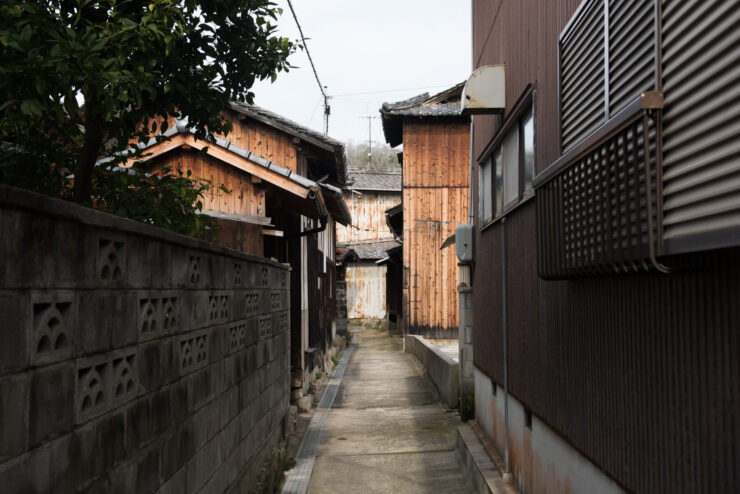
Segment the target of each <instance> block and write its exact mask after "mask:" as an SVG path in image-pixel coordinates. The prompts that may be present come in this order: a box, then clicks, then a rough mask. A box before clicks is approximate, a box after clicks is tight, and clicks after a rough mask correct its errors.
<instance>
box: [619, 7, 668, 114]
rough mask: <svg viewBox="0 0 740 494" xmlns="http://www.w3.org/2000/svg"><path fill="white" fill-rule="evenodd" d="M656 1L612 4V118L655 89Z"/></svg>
mask: <svg viewBox="0 0 740 494" xmlns="http://www.w3.org/2000/svg"><path fill="white" fill-rule="evenodd" d="M657 6H658V2H657V1H655V0H652V1H648V0H641V1H639V2H635V1H634V0H610V1H609V115H610V116H613V115H614V114H616V113H617V112H618V111H619V110H621V109H622V108H624V107H625V106H627V104H629V103H631V102H632V101H633V100H634V99H635V97H637V96H638V95H639V94H640V93H641V92H643V91H649V90H652V89H655V86H656V84H655V82H656V71H655V64H656V56H655V55H656V51H655V50H656V47H655V40H656V38H655V16H656V9H657Z"/></svg>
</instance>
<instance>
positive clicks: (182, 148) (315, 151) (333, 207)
mask: <svg viewBox="0 0 740 494" xmlns="http://www.w3.org/2000/svg"><path fill="white" fill-rule="evenodd" d="M224 116H225V118H226V119H227V120H229V121H231V123H232V125H233V130H232V131H231V132H230V133H229V135H228V136H226V137H225V138H223V137H217V138H216V142H215V143H214V142H206V141H203V140H199V139H196V138H195V137H194V135H193V130H194V129H190V128H189V127H188V125H187V122H185V121H179V122H175V124H174V125H172V126H171V127H170V128H169V129H168V130H167V131H166V132H165V135H166V136H168V137H169V139H168V140H165V141H162V142H157V140H156V139H152V140H151V141H150V142H149V143H148V144H147V145H146V146H145V147H146V152H147V156H146V157H145V158H144V161H145V162H146V164H147V165H148V166H149V170H150V171H152V172H155V173H156V171H157V170H161V169H162V168H164V167H171V168H172V169H175V170H181V171H183V172H187V171H190V172H191V173H192V176H193V177H199V178H205V179H208V180H210V181H211V182H212V183H213V184H214V185H217V186H218V185H224V186H225V187H226V188H228V189H229V191H230V193H225V192H223V191H221V190H218V189H214V190H213V191H212V192H211V193H210V194H209V195H208V196H207V197H205V200H204V210H203V214H206V215H209V216H212V217H214V218H215V219H216V222H217V226H218V229H217V234H216V235H217V236H216V239H215V241H216V243H219V244H221V245H223V246H225V247H229V248H233V249H237V250H241V251H243V252H247V253H250V254H255V255H260V256H265V257H270V258H274V259H276V260H278V261H280V262H285V263H289V264H290V265H291V268H292V273H291V301H290V308H291V365H292V366H293V367H294V368H297V369H307V370H311V369H313V368H314V367H315V366H317V365H320V364H321V361H322V360H321V355H322V353H323V352H324V351H325V350H326V349H327V347H328V346H329V345H330V344H331V341H332V339H333V337H334V334H335V317H336V313H335V309H336V307H335V305H336V304H335V302H334V301H335V298H336V296H335V293H334V290H335V288H336V278H335V250H336V232H335V228H336V224H337V223H339V224H343V225H349V224H350V222H351V215H350V212H349V210H348V209H347V206H346V204H345V202H344V197H343V193H342V191H341V189H340V188H339V187H341V186H342V185H343V183H344V181H345V179H346V170H345V161H344V148H343V145H342V144H341V143H340V142H338V141H336V140H334V139H331V138H329V137H327V136H324V135H322V134H320V133H318V132H315V131H313V130H311V129H308V128H306V127H303V126H301V125H299V124H297V123H295V122H292V121H290V120H288V119H286V118H284V117H282V116H280V115H276V114H274V113H272V112H270V111H268V110H265V109H264V108H260V107H257V106H254V105H246V104H242V103H232V105H231V106H230V108H228V109H225V110H224Z"/></svg>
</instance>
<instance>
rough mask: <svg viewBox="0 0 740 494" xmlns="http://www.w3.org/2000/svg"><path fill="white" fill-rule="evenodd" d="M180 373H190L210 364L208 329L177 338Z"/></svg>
mask: <svg viewBox="0 0 740 494" xmlns="http://www.w3.org/2000/svg"><path fill="white" fill-rule="evenodd" d="M177 342H178V343H177V351H178V354H177V360H178V365H179V369H180V375H182V376H184V375H186V374H190V373H191V372H194V371H196V370H198V369H201V368H203V367H205V366H206V365H208V352H209V348H208V347H209V345H208V343H209V341H208V330H207V329H204V330H200V331H194V332H190V333H188V334H186V335H183V336H179V337H178V340H177Z"/></svg>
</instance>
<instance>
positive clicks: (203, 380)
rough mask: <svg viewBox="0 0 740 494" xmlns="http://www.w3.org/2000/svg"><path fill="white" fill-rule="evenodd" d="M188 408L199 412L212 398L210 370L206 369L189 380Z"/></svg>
mask: <svg viewBox="0 0 740 494" xmlns="http://www.w3.org/2000/svg"><path fill="white" fill-rule="evenodd" d="M187 383H188V407H189V409H190V410H197V409H199V408H200V407H202V406H203V405H204V404H205V403H206V402H208V401H209V400H210V399H211V397H212V392H211V379H210V368H208V367H206V368H203V369H201V370H200V371H197V372H195V373H194V374H193V375H192V376H190V377H188V378H187Z"/></svg>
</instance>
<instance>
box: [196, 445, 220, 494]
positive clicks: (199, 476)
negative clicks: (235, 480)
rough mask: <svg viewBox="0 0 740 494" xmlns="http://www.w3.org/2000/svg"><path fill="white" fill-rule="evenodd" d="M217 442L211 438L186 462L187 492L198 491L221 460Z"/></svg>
mask: <svg viewBox="0 0 740 494" xmlns="http://www.w3.org/2000/svg"><path fill="white" fill-rule="evenodd" d="M221 459H222V458H221V452H220V450H219V442H218V441H217V440H211V441H209V442H207V443H206V444H205V446H203V448H201V449H200V450H199V451H198V452H197V453H195V456H193V458H191V459H190V461H189V462H188V474H187V475H188V480H187V485H188V492H198V491H199V490H200V489H201V488H202V487H203V485H204V484H205V483H206V481H207V480H208V479H209V478H210V477H211V476H212V475H213V473H214V472H215V471H216V468H217V467H218V465H219V463H220V462H221Z"/></svg>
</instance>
